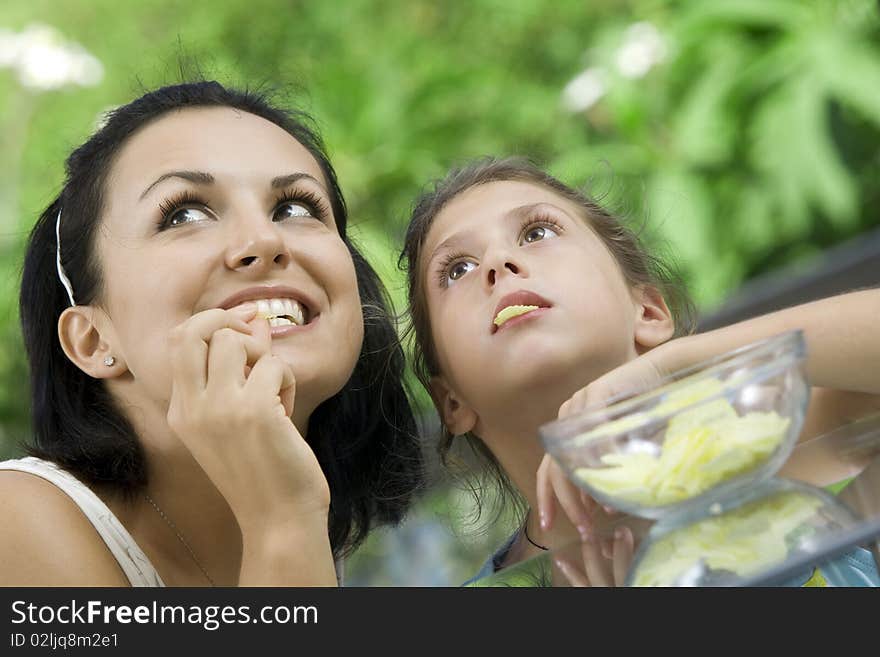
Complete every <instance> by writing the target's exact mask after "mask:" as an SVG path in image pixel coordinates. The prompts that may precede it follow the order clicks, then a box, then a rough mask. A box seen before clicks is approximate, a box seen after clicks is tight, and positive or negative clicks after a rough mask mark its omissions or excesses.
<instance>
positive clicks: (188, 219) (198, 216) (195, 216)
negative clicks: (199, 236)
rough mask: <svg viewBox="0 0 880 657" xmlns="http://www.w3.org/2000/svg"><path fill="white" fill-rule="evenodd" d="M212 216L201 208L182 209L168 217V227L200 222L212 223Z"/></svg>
mask: <svg viewBox="0 0 880 657" xmlns="http://www.w3.org/2000/svg"><path fill="white" fill-rule="evenodd" d="M210 220H211V215H209V214H208V213H207V212H206V211H205V210H200V209H199V208H181V209H180V210H177V211H175V212H173V213H172V214H171V215H169V216H168V220H167V225H168V226H180V225H182V224H191V223H195V222H198V221H210Z"/></svg>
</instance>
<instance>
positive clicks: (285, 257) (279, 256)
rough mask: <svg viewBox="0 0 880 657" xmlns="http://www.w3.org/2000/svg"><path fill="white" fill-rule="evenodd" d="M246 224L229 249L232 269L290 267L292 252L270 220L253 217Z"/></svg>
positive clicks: (236, 233) (228, 260)
mask: <svg viewBox="0 0 880 657" xmlns="http://www.w3.org/2000/svg"><path fill="white" fill-rule="evenodd" d="M243 223H244V225H243V226H241V227H239V229H238V230H237V231H236V232H235V236H234V238H233V239H231V240H230V247H229V249H228V250H227V265H228V266H229V268H230V269H236V270H240V269H248V270H257V269H259V270H264V269H266V270H268V269H270V268H272V267H273V266H279V267H285V266H287V264H288V263H289V262H290V251H289V249H288V248H287V245H286V244H285V242H284V238H283V236H282V235H281V231H280V230H279V229H278V227H277V226H275V224H274V223H272V221H271V220H269V219H267V218H254V219H251V220H249V221H248V220H245V221H244V222H243Z"/></svg>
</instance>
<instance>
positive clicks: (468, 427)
mask: <svg viewBox="0 0 880 657" xmlns="http://www.w3.org/2000/svg"><path fill="white" fill-rule="evenodd" d="M430 392H431V399H433V400H434V406H436V407H437V412H438V413H440V419H441V420H442V421H443V424H444V426H445V427H446V428H447V429H448V430H449V431H451V432H452V433H453V434H454V435H456V436H460V435H462V434H465V433H467V432H468V431H472V430H473V428H474V426H476V424H477V414H476V412H474V410H473V409H472V408H471V407H470V406H468V405H467V404H466V403H464V402H463V401H462V400H460V399H459V397H458V394H457V393H456V392H455V391H454V390H453V389H452V388H451V387H450V386H449V384H448V383H447V382H446V379H444V378H443V377H442V376H435V377H433V378H432V379H431V390H430Z"/></svg>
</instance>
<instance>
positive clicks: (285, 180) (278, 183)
mask: <svg viewBox="0 0 880 657" xmlns="http://www.w3.org/2000/svg"><path fill="white" fill-rule="evenodd" d="M303 179H305V180H310V181H312V182H313V183H315V184H316V185H317V186H318V187H320V188H321V189H323V190H324V191H325V192H326V191H327V190H326V188H325V187H324V185H323V184H322V183H321V181H320V180H318V179H317V178H315V177H314V176H310V175H309V174H307V173H303V172H300V173H290V174H288V175H286V176H278V177H277V178H272V189H280V188H282V187H290V186H291V185H293V184H294V183H295V182H297V181H298V180H303Z"/></svg>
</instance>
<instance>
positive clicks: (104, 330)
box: [58, 306, 126, 379]
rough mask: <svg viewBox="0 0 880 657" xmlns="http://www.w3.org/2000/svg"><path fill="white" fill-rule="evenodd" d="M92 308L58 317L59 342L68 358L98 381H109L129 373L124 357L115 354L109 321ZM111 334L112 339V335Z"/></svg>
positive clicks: (79, 308)
mask: <svg viewBox="0 0 880 657" xmlns="http://www.w3.org/2000/svg"><path fill="white" fill-rule="evenodd" d="M104 319H106V317H105V316H104V315H103V313H101V311H100V310H97V309H96V308H94V307H92V306H73V307H71V308H67V309H65V311H64V312H62V313H61V317H59V318H58V339H59V341H60V342H61V348H62V349H63V350H64V353H65V354H67V357H68V358H69V359H70V360H71V362H73V364H74V365H76V366H77V367H78V368H79V369H81V370H82V371H83V372H85V373H86V374H88V375H89V376H91V377H93V378H95V379H109V378H113V377H116V376H119V375H120V374H122V373H123V372H124V371H125V369H126V368H125V364H124V363H123V362H122V357H121V355H120V354H116V353H114V352H113V349H112V348H111V340H108V339H107V338H108V337H109V336H112V330H111V328H110V323H109V321H102V320H104ZM108 334H109V336H108Z"/></svg>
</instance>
